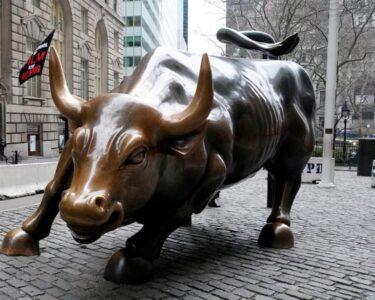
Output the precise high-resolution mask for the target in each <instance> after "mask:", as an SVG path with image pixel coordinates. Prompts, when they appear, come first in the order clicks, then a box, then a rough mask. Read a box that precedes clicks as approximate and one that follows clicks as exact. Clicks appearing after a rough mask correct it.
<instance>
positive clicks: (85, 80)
mask: <svg viewBox="0 0 375 300" xmlns="http://www.w3.org/2000/svg"><path fill="white" fill-rule="evenodd" d="M80 72H81V95H80V96H81V98H83V99H88V98H89V76H88V75H89V61H88V60H87V59H83V58H82V59H81V69H80Z"/></svg>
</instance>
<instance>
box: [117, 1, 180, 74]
mask: <svg viewBox="0 0 375 300" xmlns="http://www.w3.org/2000/svg"><path fill="white" fill-rule="evenodd" d="M182 1H183V0H124V13H125V14H124V15H125V16H124V21H125V32H124V69H125V76H130V75H131V74H132V73H133V71H134V69H135V68H136V67H137V65H138V64H139V62H140V60H141V58H142V57H143V56H144V55H146V54H147V53H148V52H150V51H151V50H152V49H154V48H156V47H158V46H169V47H173V48H177V49H182V50H187V43H186V41H185V40H184V36H183V17H184V14H183V5H182V4H183V2H182Z"/></svg>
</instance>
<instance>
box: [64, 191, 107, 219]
mask: <svg viewBox="0 0 375 300" xmlns="http://www.w3.org/2000/svg"><path fill="white" fill-rule="evenodd" d="M112 212H113V207H112V205H111V203H110V200H109V199H108V198H107V197H106V196H105V195H104V194H100V193H91V194H88V195H80V196H78V197H77V195H76V194H75V193H71V192H65V193H64V194H63V197H62V199H61V202H60V214H61V217H62V218H63V220H64V221H65V222H67V223H68V224H77V225H84V226H92V225H95V226H97V225H101V224H103V223H105V222H107V221H108V219H109V218H110V216H111V214H112Z"/></svg>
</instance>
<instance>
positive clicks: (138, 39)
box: [134, 36, 141, 47]
mask: <svg viewBox="0 0 375 300" xmlns="http://www.w3.org/2000/svg"><path fill="white" fill-rule="evenodd" d="M140 46H141V37H140V36H135V37H134V47H140Z"/></svg>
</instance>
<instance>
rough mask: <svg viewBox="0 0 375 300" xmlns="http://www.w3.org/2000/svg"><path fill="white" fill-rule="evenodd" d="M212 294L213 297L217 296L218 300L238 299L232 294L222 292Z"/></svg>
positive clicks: (217, 291)
mask: <svg viewBox="0 0 375 300" xmlns="http://www.w3.org/2000/svg"><path fill="white" fill-rule="evenodd" d="M212 294H213V295H215V296H218V297H219V298H222V299H228V300H237V299H240V297H239V296H237V295H234V294H232V293H228V292H224V291H222V290H214V291H212Z"/></svg>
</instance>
